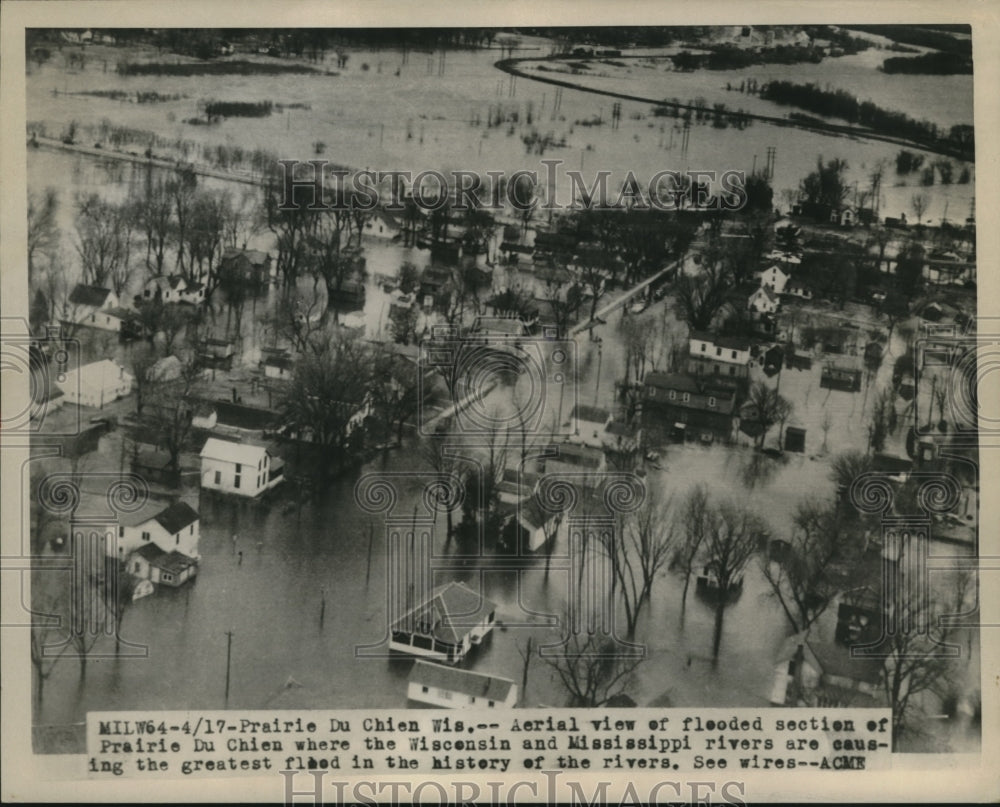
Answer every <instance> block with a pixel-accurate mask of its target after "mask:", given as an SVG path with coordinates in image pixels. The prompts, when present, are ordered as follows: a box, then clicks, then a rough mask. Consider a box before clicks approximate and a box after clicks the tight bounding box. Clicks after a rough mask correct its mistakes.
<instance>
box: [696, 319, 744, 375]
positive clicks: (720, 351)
mask: <svg viewBox="0 0 1000 807" xmlns="http://www.w3.org/2000/svg"><path fill="white" fill-rule="evenodd" d="M750 363H751V355H750V340H749V339H745V338H743V337H738V336H716V335H715V334H711V333H708V332H706V331H691V334H690V336H689V339H688V362H687V370H688V372H689V373H691V374H692V375H714V376H723V377H725V378H737V379H745V378H747V377H748V376H749V375H750Z"/></svg>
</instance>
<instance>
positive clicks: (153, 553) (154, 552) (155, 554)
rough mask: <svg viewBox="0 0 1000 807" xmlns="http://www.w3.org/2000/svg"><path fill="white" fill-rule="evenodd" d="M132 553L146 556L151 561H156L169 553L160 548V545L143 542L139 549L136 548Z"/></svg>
mask: <svg viewBox="0 0 1000 807" xmlns="http://www.w3.org/2000/svg"><path fill="white" fill-rule="evenodd" d="M132 554H133V555H139V556H140V557H142V558H145V559H146V560H147V561H149V562H150V563H155V562H156V561H157V560H159V559H160V558H162V557H163V556H164V555H166V554H167V553H166V552H164V551H163V550H162V549H160V547H158V546H157V545H156V544H153V543H150V544H143V545H142V546H140V547H139V548H138V549H136V550H135V551H134V552H133V553H132Z"/></svg>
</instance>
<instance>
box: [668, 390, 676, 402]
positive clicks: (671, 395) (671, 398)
mask: <svg viewBox="0 0 1000 807" xmlns="http://www.w3.org/2000/svg"><path fill="white" fill-rule="evenodd" d="M668 397H669V398H670V400H671V401H672V400H674V398H676V397H677V393H676V392H674V391H673V390H670V395H669V396H668Z"/></svg>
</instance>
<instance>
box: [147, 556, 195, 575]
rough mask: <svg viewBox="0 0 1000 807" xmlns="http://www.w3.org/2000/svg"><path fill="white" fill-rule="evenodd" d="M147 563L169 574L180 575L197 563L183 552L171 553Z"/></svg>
mask: <svg viewBox="0 0 1000 807" xmlns="http://www.w3.org/2000/svg"><path fill="white" fill-rule="evenodd" d="M149 562H150V563H151V564H152V565H153V566H155V567H156V568H157V569H160V570H162V571H164V572H170V573H171V574H180V573H181V572H183V571H184V570H185V569H187V568H188V567H189V566H194V565H195V563H197V561H196V560H195V559H194V558H189V557H188V556H187V555H185V554H184V553H183V552H177V551H174V552H171V553H170V554H169V555H167V556H165V557H157V558H155V559H150V561H149Z"/></svg>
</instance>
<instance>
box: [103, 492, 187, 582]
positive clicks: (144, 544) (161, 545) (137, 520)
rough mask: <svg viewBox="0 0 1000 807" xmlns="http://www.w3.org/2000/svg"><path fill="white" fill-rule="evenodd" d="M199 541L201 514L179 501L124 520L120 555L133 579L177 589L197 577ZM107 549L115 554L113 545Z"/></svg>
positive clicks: (119, 534) (140, 512)
mask: <svg viewBox="0 0 1000 807" xmlns="http://www.w3.org/2000/svg"><path fill="white" fill-rule="evenodd" d="M200 538H201V531H200V520H199V516H198V512H197V511H196V510H195V509H194V508H193V507H191V505H189V504H187V503H186V502H183V501H177V502H174V503H173V504H170V505H166V506H160V507H158V508H145V509H143V510H140V511H139V512H137V513H134V514H128V515H126V516H125V517H123V518H122V519H121V520H120V523H119V527H118V549H117V552H118V556H119V557H120V558H124V559H125V564H126V566H125V568H126V570H127V571H128V573H129V574H131V575H132V576H133V577H135V578H137V579H139V580H148V581H149V582H151V583H154V584H162V585H169V586H174V587H176V586H179V585H181V584H182V583H183V582H184V581H186V580H189V579H190V578H192V577H194V576H195V575H196V574H197V571H198V560H199V558H200V554H199V552H198V542H199V540H200ZM106 550H107V553H108V554H109V555H110V554H113V552H112V550H111V547H110V546H108V547H106Z"/></svg>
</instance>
